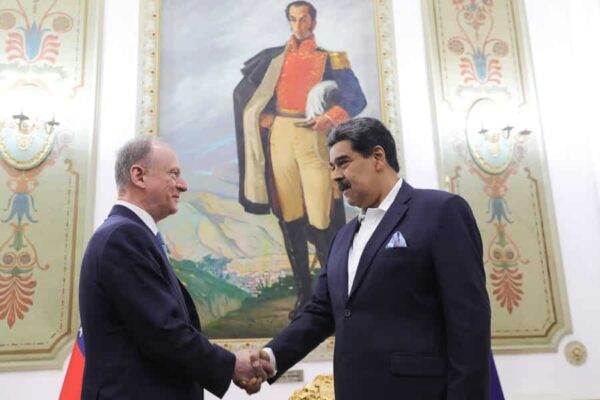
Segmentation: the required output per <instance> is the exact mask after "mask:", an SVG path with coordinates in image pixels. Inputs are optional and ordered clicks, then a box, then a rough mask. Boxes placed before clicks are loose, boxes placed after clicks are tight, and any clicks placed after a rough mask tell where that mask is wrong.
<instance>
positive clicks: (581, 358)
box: [565, 340, 588, 367]
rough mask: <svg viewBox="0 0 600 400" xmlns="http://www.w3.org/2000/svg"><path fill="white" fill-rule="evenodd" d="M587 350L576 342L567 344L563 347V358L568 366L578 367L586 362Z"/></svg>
mask: <svg viewBox="0 0 600 400" xmlns="http://www.w3.org/2000/svg"><path fill="white" fill-rule="evenodd" d="M587 355H588V353H587V348H586V347H585V345H584V344H583V343H581V342H579V341H577V340H575V341H572V342H569V343H568V344H567V346H566V347H565V357H566V358H567V361H568V362H569V364H572V365H575V366H576V367H580V366H582V365H583V364H585V362H586V361H587Z"/></svg>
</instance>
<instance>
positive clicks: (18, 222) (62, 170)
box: [0, 0, 102, 370]
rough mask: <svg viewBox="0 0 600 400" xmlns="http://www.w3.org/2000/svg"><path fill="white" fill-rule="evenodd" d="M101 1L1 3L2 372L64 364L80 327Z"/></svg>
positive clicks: (89, 226) (90, 214)
mask: <svg viewBox="0 0 600 400" xmlns="http://www.w3.org/2000/svg"><path fill="white" fill-rule="evenodd" d="M101 7H102V2H101V1H91V0H5V1H2V6H1V7H0V43H1V45H0V199H1V200H2V201H1V202H2V206H1V209H0V370H15V369H23V368H48V367H52V368H60V367H61V366H62V364H63V362H64V359H65V357H66V347H67V346H66V345H67V344H71V343H73V341H72V340H73V338H74V336H75V334H76V333H77V330H78V328H79V310H78V306H77V304H78V302H77V284H78V281H79V278H78V277H79V266H80V260H81V256H82V254H83V250H84V246H85V244H86V240H87V238H88V237H89V235H90V234H91V229H92V223H93V220H92V217H93V210H94V206H93V204H94V190H93V188H94V161H95V157H94V153H93V150H94V146H93V145H94V128H95V125H94V124H95V109H96V83H97V80H96V74H97V60H98V58H97V51H98V42H99V29H100V26H101V12H100V10H101Z"/></svg>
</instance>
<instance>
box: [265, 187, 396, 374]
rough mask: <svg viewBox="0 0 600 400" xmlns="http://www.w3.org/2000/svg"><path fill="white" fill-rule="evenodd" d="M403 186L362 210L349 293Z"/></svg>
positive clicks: (273, 363)
mask: <svg viewBox="0 0 600 400" xmlns="http://www.w3.org/2000/svg"><path fill="white" fill-rule="evenodd" d="M401 186H402V178H399V179H398V181H397V182H396V184H395V185H394V187H392V190H390V192H389V193H388V194H387V196H385V199H383V201H382V202H381V204H379V207H377V208H367V209H364V210H362V211H361V212H360V214H359V216H358V221H359V223H360V229H359V230H358V232H357V233H356V234H355V235H354V240H353V241H352V246H351V247H350V253H349V254H348V294H350V290H351V289H352V283H354V277H355V276H356V268H357V267H358V261H359V260H360V256H361V255H362V253H363V251H364V249H365V246H366V245H367V242H368V241H369V239H371V236H372V235H373V232H375V229H376V228H377V225H379V223H380V222H381V220H382V218H383V216H384V215H385V212H386V211H387V210H388V209H389V208H390V206H391V205H392V203H393V202H394V200H395V199H396V195H397V194H398V192H399V191H400V187H401ZM263 350H265V351H266V352H267V354H268V355H269V361H270V363H271V368H273V371H275V372H277V361H276V360H275V354H274V353H273V350H272V349H271V348H269V347H265V348H263Z"/></svg>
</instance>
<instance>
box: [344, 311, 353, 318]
mask: <svg viewBox="0 0 600 400" xmlns="http://www.w3.org/2000/svg"><path fill="white" fill-rule="evenodd" d="M351 315H352V311H350V310H345V311H344V316H345V317H346V318H348V317H349V316H351Z"/></svg>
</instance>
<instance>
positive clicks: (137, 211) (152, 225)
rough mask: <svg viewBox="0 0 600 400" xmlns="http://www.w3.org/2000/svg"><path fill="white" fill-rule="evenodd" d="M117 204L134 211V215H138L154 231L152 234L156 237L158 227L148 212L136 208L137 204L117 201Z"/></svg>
mask: <svg viewBox="0 0 600 400" xmlns="http://www.w3.org/2000/svg"><path fill="white" fill-rule="evenodd" d="M115 204H116V205H119V206H123V207H126V208H128V209H130V210H131V211H133V212H134V214H135V215H137V216H138V217H140V219H141V220H142V222H144V224H146V226H147V227H148V229H150V230H151V231H152V234H153V235H154V236H156V234H157V233H158V226H156V222H154V218H152V217H151V216H150V214H148V211H146V210H144V209H143V208H140V207H138V206H136V205H135V204H132V203H130V202H128V201H125V200H117V201H116V203H115Z"/></svg>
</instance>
